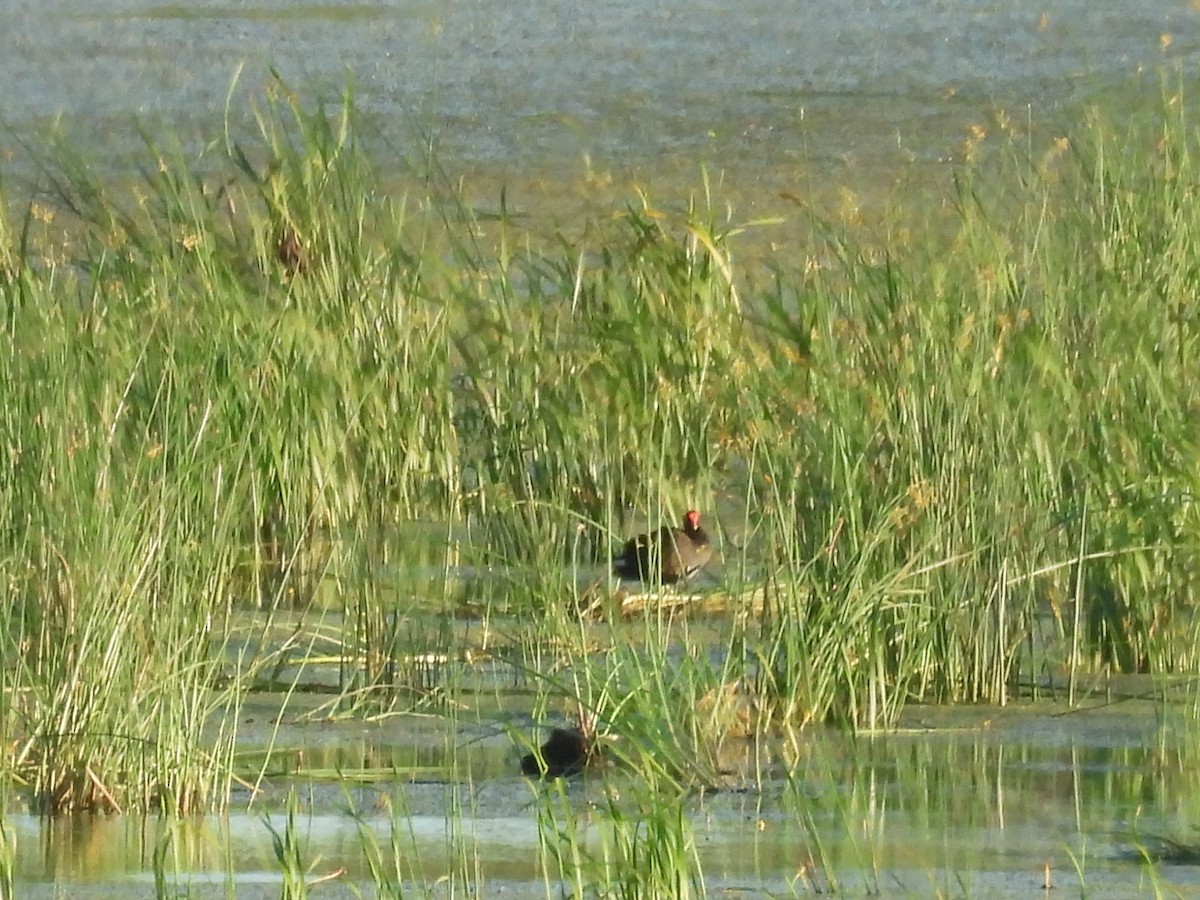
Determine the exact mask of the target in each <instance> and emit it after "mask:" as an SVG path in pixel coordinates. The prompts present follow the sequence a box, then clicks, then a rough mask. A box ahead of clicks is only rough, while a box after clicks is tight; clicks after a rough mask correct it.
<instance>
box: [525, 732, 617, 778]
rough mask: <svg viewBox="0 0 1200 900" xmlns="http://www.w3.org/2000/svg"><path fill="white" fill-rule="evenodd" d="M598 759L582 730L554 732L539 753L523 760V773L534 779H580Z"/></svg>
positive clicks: (590, 742) (588, 738) (526, 756)
mask: <svg viewBox="0 0 1200 900" xmlns="http://www.w3.org/2000/svg"><path fill="white" fill-rule="evenodd" d="M539 756H540V758H539ZM597 758H598V757H597V752H596V747H595V743H594V742H593V740H592V738H591V737H590V736H589V735H587V734H585V733H584V731H583V729H581V728H554V729H552V730H551V731H550V737H549V738H547V739H546V743H544V744H542V747H541V750H540V751H539V752H538V753H526V754H525V755H524V756H523V757H521V771H522V772H523V773H524V774H526V775H529V776H530V777H532V778H538V777H540V778H566V777H567V776H569V775H578V774H579V773H580V772H582V771H583V770H584V769H586V768H587V767H588V766H589V765H591V764H592V763H593V762H594V761H595V760H596V759H597Z"/></svg>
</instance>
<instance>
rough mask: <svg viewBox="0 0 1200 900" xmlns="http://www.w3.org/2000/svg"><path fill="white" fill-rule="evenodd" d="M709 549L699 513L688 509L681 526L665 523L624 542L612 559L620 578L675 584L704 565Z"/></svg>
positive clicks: (709, 553)
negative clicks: (620, 549) (618, 554)
mask: <svg viewBox="0 0 1200 900" xmlns="http://www.w3.org/2000/svg"><path fill="white" fill-rule="evenodd" d="M712 552H713V548H712V543H711V542H710V541H709V539H708V534H707V533H706V532H705V530H704V529H703V528H701V527H700V513H698V512H696V510H694V509H689V510H688V511H687V513H685V514H684V517H683V527H682V528H671V527H670V526H669V525H664V526H663V527H662V528H660V529H658V531H655V532H652V533H651V534H639V535H638V536H637V537H635V538H630V539H629V540H628V541H626V542H625V549H624V551H623V552H622V553H621V555H620V556H618V557H615V558H614V559H613V571H614V572H615V573H616V574H617V575H618V576H620V577H621V578H630V579H635V580H637V581H661V582H662V583H663V584H675V582H677V581H684V580H686V579H688V578H691V577H692V576H693V575H695V574H696V573H697V572H698V571H700V570H701V569H702V568H704V566H705V564H707V563H708V561H709V559H710V558H711V557H712Z"/></svg>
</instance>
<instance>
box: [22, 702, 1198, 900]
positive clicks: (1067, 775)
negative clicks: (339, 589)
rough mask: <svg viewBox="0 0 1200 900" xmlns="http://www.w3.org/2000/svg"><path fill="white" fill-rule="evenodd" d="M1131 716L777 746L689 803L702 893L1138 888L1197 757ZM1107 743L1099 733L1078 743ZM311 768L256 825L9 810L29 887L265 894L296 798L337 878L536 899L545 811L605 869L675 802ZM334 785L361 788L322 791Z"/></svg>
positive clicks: (490, 770) (582, 789)
mask: <svg viewBox="0 0 1200 900" xmlns="http://www.w3.org/2000/svg"><path fill="white" fill-rule="evenodd" d="M1105 715H1107V714H1104V713H1102V714H1101V716H1105ZM1109 717H1110V718H1116V717H1112V716H1109ZM1120 718H1121V719H1122V723H1121V725H1120V727H1119V728H1118V727H1116V726H1113V727H1109V726H1107V725H1105V723H1104V721H1103V719H1101V721H1100V722H1099V723H1097V724H1089V720H1088V719H1087V717H1086V715H1080V716H1076V717H1073V720H1072V722H1073V723H1074V722H1077V723H1079V728H1078V732H1077V733H1076V734H1075V735H1074V736H1070V735H1066V736H1064V731H1066V730H1070V729H1071V728H1073V724H1072V725H1071V726H1064V724H1063V722H1062V720H1056V719H1055V717H1052V716H1045V715H1040V714H1039V715H1025V716H1010V717H1007V718H1006V719H1005V721H1004V722H1003V723H1002V725H1001V727H999V728H993V727H991V726H988V727H982V728H971V729H967V730H964V731H962V732H948V731H937V732H929V733H921V734H915V733H914V734H903V733H901V734H895V735H888V736H880V737H876V738H874V739H869V738H859V739H857V740H856V739H853V738H849V737H846V736H843V735H838V734H834V733H826V732H822V731H821V730H819V729H817V730H812V731H809V732H805V733H803V734H802V735H801V736H800V737H799V739H798V740H797V741H796V742H795V743H793V744H791V745H790V746H788V747H786V748H775V749H776V752H775V753H774V754H773V755H772V756H771V758H770V760H769V762H768V763H767V765H766V766H765V767H762V768H761V773H762V776H763V779H762V780H761V782H758V783H757V786H756V787H755V788H754V789H750V790H737V791H724V792H718V793H715V794H709V795H706V796H694V797H690V798H686V799H685V800H684V801H683V803H684V807H683V808H684V811H685V813H686V821H687V823H688V827H689V828H690V829H691V833H692V835H693V838H694V840H695V843H696V846H697V848H698V852H699V855H700V859H701V863H702V867H703V871H704V875H705V878H706V884H707V885H708V886H709V888H710V889H713V888H717V887H719V886H722V885H724V886H736V885H740V886H742V887H744V888H745V889H748V890H754V891H759V890H781V889H788V890H790V887H789V885H791V884H793V882H794V879H797V878H799V879H801V881H803V879H809V880H810V881H811V880H812V879H820V878H825V879H829V878H832V879H834V880H836V881H839V882H841V883H843V884H847V885H855V884H859V885H861V886H862V887H863V888H864V889H874V888H873V887H872V879H874V878H876V877H879V878H886V879H887V881H888V883H889V884H892V885H903V886H904V890H905V891H910V892H915V894H916V895H922V890H923V889H924V888H927V887H928V884H929V878H931V877H932V878H934V879H935V881H936V880H937V879H938V878H947V879H950V881H948V883H954V882H953V879H952V878H951V874H952V873H968V872H969V873H970V874H969V876H961V877H968V878H969V880H971V882H972V883H974V884H978V885H983V886H987V887H988V890H993V891H994V890H998V891H1001V892H1002V893H1003V892H1008V891H1010V890H1011V891H1014V892H1017V891H1019V890H1028V889H1030V888H1031V887H1036V886H1037V885H1035V884H1034V882H1033V881H1032V880H1031V879H1034V880H1036V877H1043V874H1042V873H1043V869H1044V867H1045V866H1047V865H1048V866H1050V868H1051V869H1052V870H1053V872H1054V873H1056V876H1055V877H1056V879H1057V881H1056V883H1057V884H1058V885H1059V886H1064V885H1066V884H1068V883H1069V879H1070V878H1071V877H1075V876H1072V875H1071V873H1072V872H1073V863H1072V861H1071V855H1072V854H1079V853H1081V852H1084V850H1085V849H1086V859H1087V863H1086V871H1085V876H1086V882H1087V884H1088V885H1089V887H1094V888H1105V886H1108V887H1110V888H1112V889H1113V890H1117V888H1118V887H1120V886H1124V888H1129V887H1131V886H1135V885H1137V884H1138V883H1139V882H1138V879H1139V878H1140V877H1141V875H1142V874H1143V873H1141V871H1140V868H1139V866H1138V865H1136V864H1134V863H1131V862H1130V861H1129V857H1128V853H1129V850H1130V848H1132V847H1134V846H1136V844H1137V842H1138V835H1139V834H1147V835H1150V834H1158V835H1162V834H1165V835H1172V836H1174V837H1175V838H1176V839H1177V840H1183V841H1187V840H1189V839H1190V838H1191V837H1195V834H1196V833H1195V831H1194V830H1193V823H1194V822H1195V821H1196V820H1197V812H1198V809H1197V804H1198V803H1200V800H1197V799H1196V798H1200V745H1198V744H1197V742H1195V741H1193V740H1191V739H1190V738H1187V739H1184V740H1178V739H1177V737H1176V736H1174V735H1173V734H1172V733H1171V732H1170V731H1169V730H1166V729H1163V728H1161V727H1159V726H1158V725H1157V724H1156V722H1155V720H1154V717H1153V715H1152V714H1151V713H1148V712H1142V713H1139V714H1138V715H1133V716H1122V717H1120ZM1015 732H1016V733H1019V732H1026V733H1025V734H1024V735H1023V736H1022V737H1021V738H1020V739H1014V733H1015ZM1029 732H1032V733H1029ZM1097 733H1100V734H1103V735H1105V736H1106V738H1105V739H1104V740H1101V741H1098V742H1089V741H1087V740H1084V738H1086V737H1087V736H1088V735H1089V734H1093V735H1094V734H1097ZM1181 737H1182V735H1181ZM753 758H755V754H747V757H746V759H747V765H751V764H752V763H751V762H750V760H752V759H753ZM758 758H760V759H761V758H762V757H761V755H759V756H758ZM305 760H306V762H307V764H308V765H307V766H306V768H305V769H304V770H302V771H295V772H293V773H292V774H291V775H290V776H287V777H284V776H283V775H282V774H281V775H279V776H278V777H276V778H274V779H268V790H266V791H264V792H262V793H260V794H258V795H257V796H256V798H255V801H254V803H255V805H254V807H253V810H252V811H251V812H249V813H246V812H234V813H232V814H231V815H229V816H227V817H220V818H218V817H210V818H198V819H192V820H185V821H182V822H174V823H172V822H169V821H167V820H155V819H150V820H137V819H134V818H131V817H114V818H104V817H92V816H88V817H75V818H68V819H61V820H57V821H52V822H48V821H43V820H40V819H37V818H34V817H30V816H20V815H16V816H10V817H9V818H8V822H9V824H10V825H11V826H12V828H13V829H14V831H15V834H16V837H17V849H18V852H17V877H18V879H19V880H20V881H22V882H23V883H28V884H37V883H46V882H56V883H58V884H63V883H72V884H76V885H79V886H81V887H80V890H83V886H86V885H88V884H96V885H101V884H111V883H112V882H114V881H121V880H123V879H128V878H140V879H144V878H150V877H152V874H153V870H154V859H155V854H156V848H157V853H158V858H159V859H160V867H162V868H164V869H165V870H167V871H169V872H170V873H171V877H172V879H176V880H179V881H182V882H188V881H190V880H191V879H200V880H202V881H207V882H209V883H211V882H213V881H214V880H221V879H224V878H225V877H228V878H230V879H232V880H233V881H234V882H235V883H236V884H238V885H242V884H243V883H246V882H247V881H252V882H254V883H259V882H262V880H263V879H264V878H266V879H267V880H268V881H269V880H270V878H273V877H275V876H274V875H273V874H272V873H275V872H277V871H278V864H277V863H276V861H275V857H274V853H273V849H272V838H271V828H274V829H276V830H277V831H278V830H280V829H282V828H283V827H284V823H285V818H284V805H285V800H286V795H287V792H288V789H289V788H294V789H295V790H296V791H297V799H298V803H299V806H300V811H301V812H300V815H299V817H298V819H297V822H298V830H299V832H300V834H299V838H300V842H301V846H302V848H303V853H304V858H305V859H309V860H319V866H318V869H319V871H317V872H316V874H320V871H324V872H334V871H337V870H340V869H344V870H345V872H344V874H343V875H341V876H339V877H340V879H341V880H342V881H346V882H361V881H367V880H369V879H370V871H369V867H368V865H367V855H366V851H365V850H364V847H365V846H367V845H369V844H371V843H372V842H374V844H375V845H376V846H377V847H389V846H392V845H393V842H395V846H398V847H402V848H406V849H405V852H404V854H403V857H404V858H405V859H406V860H408V862H407V863H406V865H407V866H408V868H407V869H406V871H404V872H403V873H402V875H403V877H404V878H405V879H407V880H408V881H409V882H410V883H414V884H415V883H422V882H425V883H431V882H432V881H434V880H436V879H438V878H442V877H445V876H447V874H448V873H454V872H457V873H458V876H456V877H464V878H466V877H468V875H467V873H466V870H465V869H463V866H464V861H469V866H467V868H468V869H470V870H471V871H475V872H478V873H479V874H481V875H482V876H483V877H486V878H489V879H500V880H502V881H503V882H504V883H505V884H506V885H508V886H509V888H510V889H511V890H514V891H516V892H517V894H516V895H518V896H525V895H530V896H543V895H544V893H545V887H544V884H543V882H542V877H543V876H542V868H541V866H542V861H543V856H542V850H541V848H542V843H541V842H542V836H540V835H539V817H540V818H541V821H542V823H543V826H542V827H543V828H546V827H547V826H549V831H548V832H546V834H545V837H546V838H548V839H549V840H550V841H551V842H553V841H555V840H556V837H555V835H556V834H557V835H559V836H560V837H559V838H557V839H562V838H561V836H562V835H568V836H571V839H573V840H577V841H579V842H580V843H581V847H582V852H584V853H585V854H586V853H588V852H595V853H599V854H603V853H604V852H605V851H604V849H603V848H604V846H605V842H606V841H607V840H609V839H610V836H611V834H612V833H613V828H614V827H616V826H615V825H614V823H618V824H619V823H620V821H621V820H627V821H637V818H638V816H639V815H643V814H644V813H645V810H646V809H648V808H650V807H647V806H646V804H647V803H651V804H655V803H668V804H669V803H671V802H674V801H672V800H671V799H670V798H667V797H662V796H659V797H657V798H656V797H647V796H645V795H644V792H641V791H640V786H639V784H638V782H637V781H636V779H634V778H632V776H631V775H630V774H629V773H622V772H620V771H616V772H611V773H609V774H608V775H607V776H606V777H604V778H597V779H591V780H586V781H574V782H571V783H569V784H568V785H566V792H565V794H558V793H556V792H557V791H558V790H559V788H560V787H561V785H556V784H554V783H551V784H546V785H543V784H533V783H531V782H529V781H527V780H526V779H524V778H521V777H520V776H518V775H517V774H516V763H515V760H516V753H515V750H514V748H513V747H512V746H511V745H510V744H509V743H508V741H507V738H506V737H505V736H503V735H502V734H501V735H498V736H497V737H496V738H495V739H492V740H481V741H476V742H474V743H467V744H466V745H465V746H462V747H457V748H455V747H449V748H448V747H445V746H441V747H438V746H422V747H419V748H414V747H402V746H396V747H368V746H366V745H364V744H363V743H361V742H359V743H357V744H355V743H354V742H350V743H349V745H348V746H339V745H337V744H336V743H335V742H333V741H331V742H329V743H328V744H326V745H322V746H319V747H312V748H308V749H306V751H305ZM339 770H340V771H342V772H344V773H346V774H347V775H348V776H349V779H348V780H346V781H343V782H338V781H336V779H333V778H332V777H331V778H327V779H321V778H313V777H312V776H313V775H314V773H321V772H328V773H333V772H337V771H339ZM389 772H390V773H392V774H391V775H390V776H389V774H388V773H389ZM367 775H369V776H370V777H367ZM746 783H748V784H749V783H751V781H750V780H749V779H747V780H746ZM556 798H561V800H559V799H556ZM639 810H640V811H641V812H639ZM614 817H615V818H614ZM33 846H36V847H38V848H39V852H37V853H31V852H29V849H28V848H31V847H33ZM418 860H419V863H418ZM875 873H878V874H875ZM552 874H553V873H552ZM1168 874H1169V876H1170V878H1171V880H1172V883H1175V882H1178V883H1193V882H1195V881H1196V880H1197V876H1196V875H1195V874H1193V873H1191V872H1190V870H1187V869H1182V870H1180V871H1175V870H1174V869H1172V870H1170V872H1169V873H1168ZM470 877H475V876H470ZM794 883H795V884H796V885H799V884H800V882H794ZM814 883H815V882H814ZM77 895H81V894H77ZM1118 895H1119V892H1118Z"/></svg>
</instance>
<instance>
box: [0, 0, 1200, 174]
mask: <svg viewBox="0 0 1200 900" xmlns="http://www.w3.org/2000/svg"><path fill="white" fill-rule="evenodd" d="M1198 17H1200V13H1198V12H1197V9H1196V4H1194V3H1191V2H1189V0H1140V2H1136V3H1131V2H1125V0H1037V2H1029V0H1003V2H998V0H863V2H854V3H846V2H842V0H804V2H797V3H788V4H780V3H778V2H775V0H742V2H739V3H728V2H719V3H718V2H713V0H687V2H684V0H591V2H587V3H582V2H569V0H546V2H536V3H511V2H509V0H459V2H453V3H441V2H432V0H390V2H385V0H381V2H366V3H364V2H349V0H322V2H304V0H257V2H254V0H250V2H242V0H238V2H232V0H212V2H205V3H203V4H195V3H163V2H152V0H52V2H50V3H35V2H32V0H10V2H7V3H5V4H4V10H3V12H0V23H2V25H3V27H0V34H2V35H3V36H0V47H3V51H4V52H0V84H3V85H4V86H5V89H4V91H3V92H2V94H0V119H2V120H3V121H4V122H6V123H7V124H9V125H11V126H14V127H15V128H16V130H17V132H18V133H22V132H24V131H26V130H29V129H33V128H35V127H38V126H41V125H44V124H45V123H47V122H48V121H50V120H51V119H53V118H54V117H56V116H62V117H63V120H64V121H65V122H66V123H67V124H68V126H69V127H71V128H73V129H75V131H74V133H77V134H79V135H81V140H85V139H86V140H87V141H88V142H89V143H90V144H91V145H92V146H93V147H94V148H95V147H97V146H98V147H100V148H104V149H105V151H106V152H111V153H112V154H116V155H118V156H119V154H120V153H121V151H122V150H128V149H130V148H132V147H135V146H136V145H137V139H136V135H135V134H134V130H133V128H132V122H133V120H134V118H135V116H136V117H141V118H142V119H143V121H149V122H152V123H156V124H158V125H161V126H162V127H165V128H170V129H171V130H173V131H176V132H182V133H185V134H187V133H194V134H200V135H204V136H205V137H208V138H214V137H216V136H218V135H219V128H218V124H217V123H218V122H219V120H220V119H221V117H222V115H223V111H224V109H225V105H226V98H227V95H228V93H229V88H230V84H231V80H232V78H233V76H234V73H235V71H236V70H237V69H238V67H239V66H242V65H244V66H245V67H246V68H245V73H244V75H243V76H242V79H241V81H240V82H239V85H238V90H237V91H236V92H235V97H234V103H233V106H232V109H233V112H234V115H235V117H241V116H243V115H244V114H245V112H246V110H247V109H248V104H247V102H246V97H254V96H261V85H262V79H263V75H264V73H265V71H266V68H267V67H268V66H275V67H277V69H278V70H279V71H280V72H281V73H282V74H283V75H284V77H285V78H287V79H288V80H289V81H290V82H291V83H293V84H295V85H300V86H303V87H304V88H305V89H306V90H312V91H313V92H315V91H317V90H320V91H324V92H325V93H327V94H329V95H333V94H336V92H337V91H338V90H339V89H340V88H341V87H342V86H343V85H345V84H346V83H347V82H349V83H352V84H354V85H355V91H356V95H357V97H358V99H359V101H360V102H361V104H362V106H363V107H364V109H365V110H367V111H368V112H369V113H371V114H373V115H374V116H377V117H378V122H379V123H380V125H381V127H382V129H383V131H384V132H385V133H387V134H388V135H389V136H391V137H393V138H395V139H396V140H397V141H398V144H397V146H399V147H401V148H413V147H416V146H419V145H420V137H421V136H422V135H431V136H432V137H433V139H434V140H435V142H436V145H437V147H438V154H439V159H440V160H441V162H442V163H443V164H445V165H446V166H448V167H449V168H450V169H452V170H454V171H472V170H473V171H479V172H486V173H489V174H490V175H491V176H493V177H494V178H496V179H499V180H502V181H506V182H510V183H520V182H522V181H527V182H531V183H537V182H539V181H540V180H543V179H545V180H549V181H551V182H555V181H561V180H564V179H565V180H570V179H572V178H578V177H580V176H582V175H583V174H585V171H586V170H588V167H589V165H593V166H598V167H601V168H602V169H603V171H605V172H609V173H615V175H616V177H617V178H621V177H624V176H634V175H636V177H639V178H641V179H644V180H652V181H653V180H659V179H663V180H670V179H674V178H681V179H684V180H685V181H687V182H688V183H695V181H696V172H697V170H698V165H699V164H700V163H705V164H707V165H709V166H710V167H712V168H713V169H714V170H716V171H718V172H722V173H725V175H726V177H727V178H728V179H730V180H732V181H735V182H737V183H738V184H739V185H742V186H744V192H745V193H747V194H749V195H751V196H752V195H753V194H754V191H755V188H756V186H761V187H764V188H770V189H772V190H776V189H779V188H781V187H782V188H789V187H790V188H791V189H795V188H796V186H797V185H801V186H803V185H808V186H810V187H816V186H819V185H821V184H823V183H824V182H826V181H829V180H837V181H846V182H849V183H851V184H857V185H859V186H861V185H862V184H864V183H870V182H871V181H873V180H876V181H880V182H883V183H887V182H889V181H894V180H895V179H897V178H900V177H904V176H902V175H900V174H898V173H899V172H900V171H901V170H902V169H904V168H906V167H908V168H911V167H912V166H913V164H914V163H916V164H919V165H920V164H924V165H934V166H936V165H938V164H939V163H943V162H944V161H945V160H948V159H951V158H953V156H954V155H955V153H956V152H957V148H958V147H959V145H960V144H961V141H962V139H963V136H964V135H965V134H966V131H967V129H968V127H969V126H971V125H972V124H978V123H981V122H984V123H986V122H987V121H988V119H989V117H990V116H991V115H992V114H993V113H994V112H995V111H997V110H1004V111H1005V112H1006V113H1007V114H1008V115H1010V116H1012V117H1014V118H1015V119H1016V120H1018V121H1021V122H1024V121H1026V120H1031V121H1033V122H1035V123H1043V124H1045V125H1046V127H1047V128H1050V129H1052V130H1053V129H1054V128H1057V127H1061V126H1062V119H1063V118H1064V117H1068V116H1069V115H1070V110H1074V109H1078V108H1079V104H1080V103H1081V102H1090V101H1091V100H1103V99H1104V98H1105V97H1106V96H1108V95H1110V94H1112V93H1113V92H1115V91H1120V92H1122V93H1124V94H1128V91H1129V90H1130V86H1131V85H1140V88H1135V91H1136V90H1142V89H1144V90H1146V91H1150V92H1152V93H1155V94H1157V91H1158V84H1159V74H1158V73H1159V72H1160V71H1161V70H1163V69H1164V68H1165V69H1166V70H1168V71H1174V70H1176V69H1177V68H1178V67H1182V69H1183V70H1184V71H1185V72H1192V71H1194V70H1195V68H1196V63H1197V61H1198V60H1200V28H1198V27H1197V26H1198V24H1200V23H1198V22H1197V19H1198ZM314 86H315V87H314ZM1126 102H1128V101H1126ZM585 161H586V162H585Z"/></svg>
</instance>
